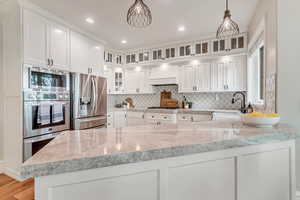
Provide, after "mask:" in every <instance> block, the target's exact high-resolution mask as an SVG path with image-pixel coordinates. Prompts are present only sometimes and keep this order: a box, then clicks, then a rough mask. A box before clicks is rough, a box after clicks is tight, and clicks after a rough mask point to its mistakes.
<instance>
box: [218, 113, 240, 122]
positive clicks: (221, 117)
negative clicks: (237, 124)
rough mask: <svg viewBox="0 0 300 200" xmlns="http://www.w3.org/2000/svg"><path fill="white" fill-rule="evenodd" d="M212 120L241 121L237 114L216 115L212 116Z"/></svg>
mask: <svg viewBox="0 0 300 200" xmlns="http://www.w3.org/2000/svg"><path fill="white" fill-rule="evenodd" d="M213 120H241V115H240V114H239V113H221V112H220V113H218V112H215V113H214V114H213Z"/></svg>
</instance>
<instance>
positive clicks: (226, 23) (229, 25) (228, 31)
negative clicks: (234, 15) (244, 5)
mask: <svg viewBox="0 0 300 200" xmlns="http://www.w3.org/2000/svg"><path fill="white" fill-rule="evenodd" d="M238 34H240V29H239V26H238V24H237V23H236V22H234V21H233V20H232V19H231V13H230V10H229V9H228V0H226V10H225V15H224V19H223V21H222V24H221V25H220V27H219V28H218V31H217V38H226V37H230V36H234V35H238Z"/></svg>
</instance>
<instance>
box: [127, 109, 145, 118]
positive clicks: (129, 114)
mask: <svg viewBox="0 0 300 200" xmlns="http://www.w3.org/2000/svg"><path fill="white" fill-rule="evenodd" d="M127 118H137V119H143V118H144V112H130V111H129V112H127Z"/></svg>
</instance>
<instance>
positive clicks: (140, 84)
mask: <svg viewBox="0 0 300 200" xmlns="http://www.w3.org/2000/svg"><path fill="white" fill-rule="evenodd" d="M149 73H150V70H148V69H144V68H143V69H141V68H135V69H126V70H125V93H126V94H149V93H152V92H153V91H152V86H151V85H150V84H149Z"/></svg>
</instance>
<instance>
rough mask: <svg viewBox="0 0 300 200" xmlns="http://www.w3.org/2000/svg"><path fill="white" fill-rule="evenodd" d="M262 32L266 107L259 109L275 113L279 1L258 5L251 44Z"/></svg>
mask: <svg viewBox="0 0 300 200" xmlns="http://www.w3.org/2000/svg"><path fill="white" fill-rule="evenodd" d="M261 30H263V31H264V37H265V41H264V42H265V55H266V63H265V66H266V76H265V79H266V87H265V89H266V98H265V100H266V101H265V104H266V106H264V107H259V109H260V110H263V111H267V112H275V111H276V101H275V96H276V87H275V86H274V87H273V85H275V74H276V71H277V0H261V1H260V2H259V4H258V5H257V8H256V12H255V13H254V15H253V18H252V20H251V23H250V26H249V41H250V43H253V42H255V41H256V40H257V39H258V38H257V37H258V36H259V35H260V34H259V32H260V31H261ZM250 45H251V44H250ZM250 48H251V47H250ZM272 83H273V85H272Z"/></svg>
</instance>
